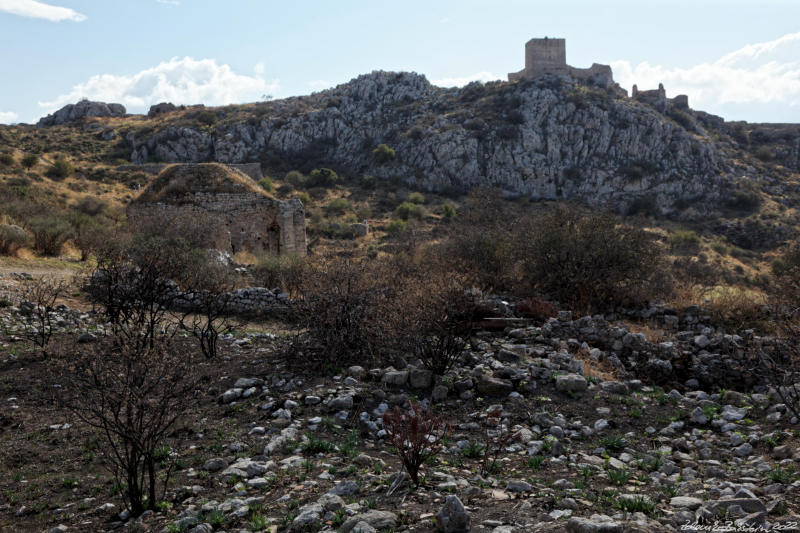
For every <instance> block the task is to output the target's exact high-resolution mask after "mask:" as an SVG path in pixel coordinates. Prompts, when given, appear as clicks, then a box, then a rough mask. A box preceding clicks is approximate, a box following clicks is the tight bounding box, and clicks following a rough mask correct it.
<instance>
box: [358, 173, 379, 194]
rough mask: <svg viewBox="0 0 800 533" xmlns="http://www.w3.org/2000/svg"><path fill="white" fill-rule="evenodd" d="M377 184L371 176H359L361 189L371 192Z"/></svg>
mask: <svg viewBox="0 0 800 533" xmlns="http://www.w3.org/2000/svg"><path fill="white" fill-rule="evenodd" d="M377 184H378V182H377V180H376V179H375V176H373V175H372V174H364V175H363V176H361V188H363V189H367V190H372V189H374V188H375V186H376V185H377Z"/></svg>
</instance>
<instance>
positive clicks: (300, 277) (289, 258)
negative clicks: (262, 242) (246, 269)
mask: <svg viewBox="0 0 800 533" xmlns="http://www.w3.org/2000/svg"><path fill="white" fill-rule="evenodd" d="M307 270H308V259H307V258H305V257H301V256H297V255H274V254H267V255H264V256H263V257H260V258H259V260H258V263H256V266H255V267H254V268H253V280H254V281H255V282H256V284H258V286H259V287H266V288H268V289H274V288H280V289H281V290H282V291H283V292H285V293H287V294H289V295H290V296H292V297H294V296H297V295H299V294H300V293H301V290H302V286H303V283H304V280H305V277H306V274H307Z"/></svg>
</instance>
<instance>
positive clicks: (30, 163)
mask: <svg viewBox="0 0 800 533" xmlns="http://www.w3.org/2000/svg"><path fill="white" fill-rule="evenodd" d="M20 162H21V163H22V166H23V167H25V168H33V167H35V166H36V164H37V163H38V162H39V156H38V155H36V154H25V155H24V156H23V157H22V161H20Z"/></svg>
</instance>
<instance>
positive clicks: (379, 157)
mask: <svg viewBox="0 0 800 533" xmlns="http://www.w3.org/2000/svg"><path fill="white" fill-rule="evenodd" d="M395 156H396V154H395V151H394V149H392V148H389V147H388V146H386V145H385V144H379V145H378V146H376V147H375V149H374V150H373V151H372V157H374V158H375V161H376V162H377V163H378V164H381V165H382V164H384V163H388V162H389V161H392V160H394V158H395Z"/></svg>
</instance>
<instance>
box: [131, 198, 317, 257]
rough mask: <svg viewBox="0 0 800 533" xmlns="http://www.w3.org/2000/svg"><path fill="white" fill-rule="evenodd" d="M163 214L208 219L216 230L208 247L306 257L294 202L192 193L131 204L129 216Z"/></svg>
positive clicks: (302, 224)
mask: <svg viewBox="0 0 800 533" xmlns="http://www.w3.org/2000/svg"><path fill="white" fill-rule="evenodd" d="M158 214H160V215H163V214H167V215H169V216H174V217H179V216H185V217H189V218H202V217H210V218H211V219H212V221H213V222H214V223H215V225H216V226H217V228H218V231H217V232H215V233H214V234H213V235H209V244H210V245H213V246H214V247H215V248H218V249H220V250H225V251H228V252H231V253H236V252H239V251H241V250H249V251H253V252H258V251H266V252H270V253H276V254H298V255H306V229H305V211H304V209H303V204H302V203H301V202H300V201H299V200H297V199H293V200H290V201H287V202H281V201H278V200H273V199H271V198H266V197H262V196H258V195H254V194H229V193H213V194H212V193H194V194H192V195H190V196H189V197H187V201H185V202H183V203H180V204H173V203H155V204H132V205H131V206H130V207H129V208H128V217H129V219H131V222H132V224H134V225H135V224H136V219H137V218H139V217H148V216H152V215H158Z"/></svg>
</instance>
